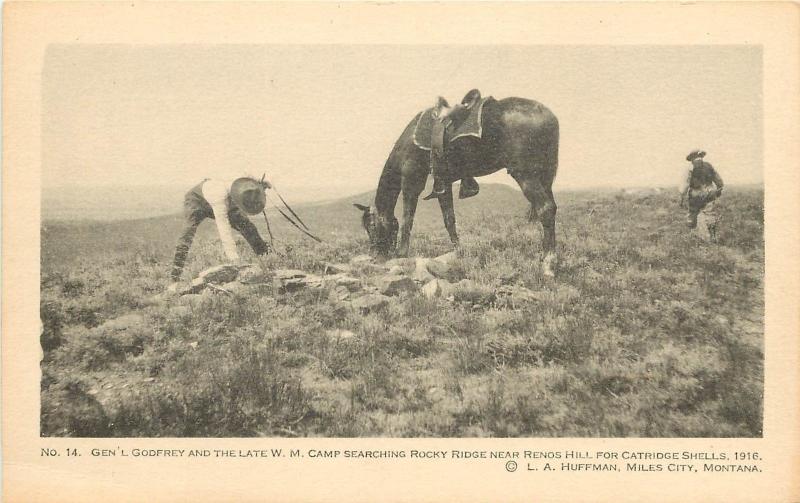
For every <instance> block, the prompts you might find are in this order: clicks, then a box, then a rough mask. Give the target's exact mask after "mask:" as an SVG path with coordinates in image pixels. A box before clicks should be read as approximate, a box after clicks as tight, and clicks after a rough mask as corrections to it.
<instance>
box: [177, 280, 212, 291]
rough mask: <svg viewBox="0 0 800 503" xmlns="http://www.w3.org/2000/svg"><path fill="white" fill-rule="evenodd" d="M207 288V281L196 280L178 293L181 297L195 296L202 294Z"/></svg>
mask: <svg viewBox="0 0 800 503" xmlns="http://www.w3.org/2000/svg"><path fill="white" fill-rule="evenodd" d="M205 288H206V280H205V279H203V278H195V279H193V280H192V282H191V283H190V284H189V286H185V287H183V288H182V289H180V290H179V291H178V294H179V295H194V294H197V293H200V292H202V291H203V290H205Z"/></svg>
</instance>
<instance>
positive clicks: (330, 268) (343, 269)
mask: <svg viewBox="0 0 800 503" xmlns="http://www.w3.org/2000/svg"><path fill="white" fill-rule="evenodd" d="M352 271H353V268H352V267H350V266H349V265H348V264H334V263H331V262H325V270H324V273H323V274H349V273H350V272H352Z"/></svg>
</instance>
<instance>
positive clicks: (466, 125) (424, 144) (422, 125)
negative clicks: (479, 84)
mask: <svg viewBox="0 0 800 503" xmlns="http://www.w3.org/2000/svg"><path fill="white" fill-rule="evenodd" d="M491 99H492V97H491V96H487V97H485V98H481V100H480V101H479V102H478V104H477V105H475V108H473V109H472V110H471V111H470V113H469V115H468V116H467V118H466V119H464V122H462V123H461V124H459V125H458V126H456V127H455V128H450V129H448V130H447V131H446V132H445V137H446V138H447V140H446V141H455V140H457V139H458V138H461V137H463V136H474V137H475V138H480V137H481V136H482V135H483V127H482V124H481V122H482V115H483V105H484V104H485V103H486V102H487V101H489V100H491ZM434 120H435V119H434V118H433V107H431V108H428V109H427V110H424V111H422V112H420V113H419V114H418V115H417V123H416V125H415V126H414V145H416V146H417V147H419V148H421V149H422V150H430V149H431V133H432V131H433V121H434Z"/></svg>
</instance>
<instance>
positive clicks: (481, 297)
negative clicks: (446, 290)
mask: <svg viewBox="0 0 800 503" xmlns="http://www.w3.org/2000/svg"><path fill="white" fill-rule="evenodd" d="M453 286H454V288H453V298H454V299H455V300H456V301H458V302H468V303H470V304H472V305H474V304H483V305H486V304H490V303H492V302H494V300H495V293H494V290H492V289H491V288H489V287H487V286H485V285H481V284H478V283H476V282H474V281H472V280H469V279H462V280H461V281H459V282H458V283H456V284H455V285H453Z"/></svg>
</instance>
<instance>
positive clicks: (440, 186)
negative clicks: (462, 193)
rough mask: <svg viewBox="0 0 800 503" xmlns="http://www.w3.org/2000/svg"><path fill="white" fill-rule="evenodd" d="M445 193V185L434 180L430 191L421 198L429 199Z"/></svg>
mask: <svg viewBox="0 0 800 503" xmlns="http://www.w3.org/2000/svg"><path fill="white" fill-rule="evenodd" d="M437 185H438V187H437ZM445 193H447V187H446V186H445V184H444V182H442V181H438V180H435V181H434V182H433V188H432V189H431V193H430V194H428V195H427V196H425V197H424V198H422V200H423V201H429V200H431V199H436V198H438V197H440V196H443V195H444V194H445Z"/></svg>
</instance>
